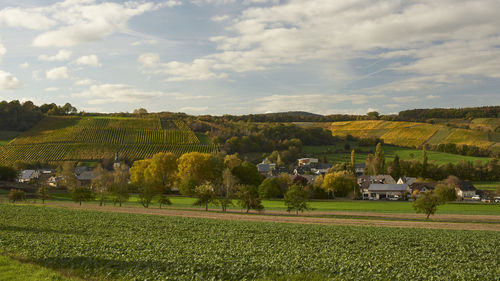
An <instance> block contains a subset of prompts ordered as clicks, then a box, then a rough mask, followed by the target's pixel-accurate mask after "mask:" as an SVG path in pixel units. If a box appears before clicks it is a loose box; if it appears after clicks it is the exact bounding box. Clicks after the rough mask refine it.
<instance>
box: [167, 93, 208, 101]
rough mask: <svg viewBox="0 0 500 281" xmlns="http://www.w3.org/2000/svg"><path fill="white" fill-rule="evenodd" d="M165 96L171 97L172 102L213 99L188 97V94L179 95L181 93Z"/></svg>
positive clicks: (195, 96) (201, 96) (200, 96)
mask: <svg viewBox="0 0 500 281" xmlns="http://www.w3.org/2000/svg"><path fill="white" fill-rule="evenodd" d="M167 95H168V96H171V97H173V98H174V100H199V99H209V98H213V97H212V96H205V95H188V94H181V93H169V94H167Z"/></svg>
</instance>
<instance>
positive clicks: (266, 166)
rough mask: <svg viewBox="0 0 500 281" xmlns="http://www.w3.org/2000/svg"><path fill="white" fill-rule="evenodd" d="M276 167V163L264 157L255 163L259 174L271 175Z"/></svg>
mask: <svg viewBox="0 0 500 281" xmlns="http://www.w3.org/2000/svg"><path fill="white" fill-rule="evenodd" d="M275 169H276V164H274V163H271V162H270V161H269V160H267V158H266V159H264V160H262V162H261V163H259V164H257V170H258V171H259V174H261V175H263V176H265V177H270V176H272V175H273V171H274V170H275Z"/></svg>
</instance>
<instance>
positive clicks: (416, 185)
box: [410, 182, 437, 190]
mask: <svg viewBox="0 0 500 281" xmlns="http://www.w3.org/2000/svg"><path fill="white" fill-rule="evenodd" d="M436 185H437V182H414V183H412V184H410V187H411V189H413V190H422V189H424V188H425V189H434V188H436Z"/></svg>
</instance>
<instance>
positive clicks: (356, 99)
mask: <svg viewBox="0 0 500 281" xmlns="http://www.w3.org/2000/svg"><path fill="white" fill-rule="evenodd" d="M382 97H384V96H381V95H359V94H356V95H335V94H329V95H327V94H300V95H298V94H296V95H271V96H266V97H261V98H256V99H255V100H254V103H255V104H256V106H255V107H254V110H255V111H257V112H282V111H314V112H317V110H319V109H322V110H323V111H324V110H325V108H326V107H329V106H331V105H334V104H339V103H344V102H350V103H351V104H356V105H360V104H367V103H368V102H369V101H370V100H371V99H378V98H382Z"/></svg>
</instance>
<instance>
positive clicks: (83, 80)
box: [75, 79, 92, 86]
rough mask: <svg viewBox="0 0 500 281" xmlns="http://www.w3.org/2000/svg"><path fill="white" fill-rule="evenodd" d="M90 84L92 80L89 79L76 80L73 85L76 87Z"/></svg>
mask: <svg viewBox="0 0 500 281" xmlns="http://www.w3.org/2000/svg"><path fill="white" fill-rule="evenodd" d="M90 84H92V80H90V79H82V80H78V81H76V82H75V85H77V86H85V85H90Z"/></svg>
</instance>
